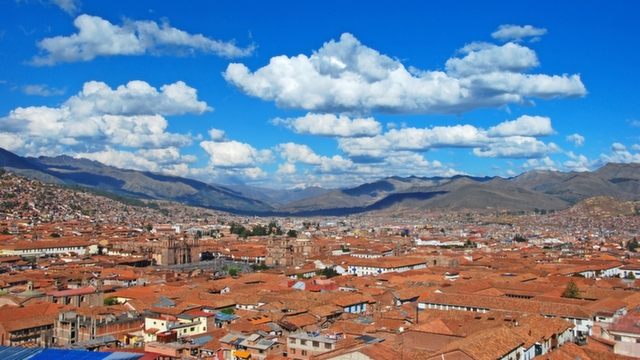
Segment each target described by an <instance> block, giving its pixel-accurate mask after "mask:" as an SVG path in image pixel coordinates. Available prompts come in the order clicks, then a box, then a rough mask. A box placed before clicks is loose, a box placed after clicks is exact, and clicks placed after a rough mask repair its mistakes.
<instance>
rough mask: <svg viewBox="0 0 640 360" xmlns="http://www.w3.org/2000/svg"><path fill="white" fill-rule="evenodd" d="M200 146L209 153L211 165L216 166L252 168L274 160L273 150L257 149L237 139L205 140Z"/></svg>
mask: <svg viewBox="0 0 640 360" xmlns="http://www.w3.org/2000/svg"><path fill="white" fill-rule="evenodd" d="M200 147H202V148H203V149H204V151H206V152H207V154H209V165H210V166H212V167H214V168H215V167H221V168H243V167H244V168H250V167H255V166H256V165H261V164H264V163H268V162H271V161H273V153H272V152H271V150H257V149H255V148H254V147H253V146H251V145H249V144H246V143H242V142H238V141H235V140H231V141H225V142H215V141H203V142H201V143H200Z"/></svg>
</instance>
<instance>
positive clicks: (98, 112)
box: [0, 0, 640, 188]
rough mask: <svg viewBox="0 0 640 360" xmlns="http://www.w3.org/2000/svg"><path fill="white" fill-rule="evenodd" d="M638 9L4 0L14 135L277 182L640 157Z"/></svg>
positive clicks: (6, 138) (1, 109)
mask: <svg viewBox="0 0 640 360" xmlns="http://www.w3.org/2000/svg"><path fill="white" fill-rule="evenodd" d="M639 7H640V5H639V4H638V3H637V2H633V1H620V2H614V3H605V2H589V1H566V2H561V3H559V4H558V2H552V1H543V2H531V3H522V2H519V3H514V2H512V1H504V2H500V1H490V2H468V1H467V2H462V1H447V2H441V3H436V2H423V1H397V2H393V3H391V2H371V1H352V2H330V1H329V2H293V1H290V2H287V1H278V2H260V1H234V2H218V1H189V2H185V3H178V2H158V1H134V2H131V1H126V2H125V1H119V0H112V1H85V2H80V1H74V0H18V1H13V0H11V1H5V2H4V3H3V5H2V8H3V9H2V10H3V11H1V12H0V69H2V71H0V96H1V97H0V99H2V100H1V101H0V147H3V148H5V149H7V150H10V151H13V152H15V153H17V154H19V155H23V156H24V155H28V156H40V155H45V156H56V155H60V154H67V155H71V156H75V157H83V158H88V159H92V160H97V161H100V162H102V163H105V164H109V165H114V166H118V167H122V168H132V169H137V170H149V171H154V172H163V173H167V174H172V175H177V176H183V177H190V178H195V179H198V180H202V181H205V182H211V183H230V182H241V183H245V184H249V185H254V186H262V187H272V188H293V187H305V186H313V185H317V186H323V187H326V188H338V187H348V186H354V185H357V184H361V183H364V182H371V181H375V180H377V179H380V178H384V177H387V176H411V175H414V176H450V175H454V174H470V175H477V176H484V175H487V176H503V177H509V176H514V175H517V174H520V173H522V172H524V171H528V170H532V169H554V170H559V171H586V170H594V169H596V168H598V167H600V166H602V165H604V164H605V163H607V162H640V136H639V135H640V105H639V104H640V102H639V101H638V99H640V89H639V87H638V84H640V61H638V55H639V54H640V41H638V36H637V34H640V23H638V21H637V14H638V10H639Z"/></svg>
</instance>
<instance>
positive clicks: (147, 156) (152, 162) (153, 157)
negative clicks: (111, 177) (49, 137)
mask: <svg viewBox="0 0 640 360" xmlns="http://www.w3.org/2000/svg"><path fill="white" fill-rule="evenodd" d="M75 157H77V158H84V159H89V160H95V161H99V162H101V163H103V164H106V165H110V166H115V167H119V168H123V169H134V170H140V171H153V172H165V173H169V174H172V175H178V176H184V174H186V173H188V171H189V170H188V169H189V164H192V163H194V162H195V161H196V158H195V157H194V156H193V155H186V156H183V155H181V154H180V150H178V149H177V148H173V147H170V148H166V149H151V150H138V151H135V152H130V151H124V150H116V149H114V148H111V147H107V148H106V149H104V150H101V151H95V152H79V153H77V154H75Z"/></svg>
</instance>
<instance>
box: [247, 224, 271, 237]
mask: <svg viewBox="0 0 640 360" xmlns="http://www.w3.org/2000/svg"><path fill="white" fill-rule="evenodd" d="M251 235H254V236H262V235H267V229H266V228H265V227H264V226H262V225H260V224H258V225H254V226H253V227H252V228H251Z"/></svg>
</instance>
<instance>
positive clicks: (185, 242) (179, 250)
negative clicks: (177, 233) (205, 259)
mask: <svg viewBox="0 0 640 360" xmlns="http://www.w3.org/2000/svg"><path fill="white" fill-rule="evenodd" d="M153 259H154V260H155V261H156V264H157V265H179V264H189V263H192V262H197V261H200V241H199V240H198V239H197V238H195V237H193V238H187V239H182V238H181V239H179V240H176V239H175V238H174V237H173V236H167V237H165V238H164V239H162V242H161V244H160V247H158V248H157V249H156V251H155V253H154V254H153Z"/></svg>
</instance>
